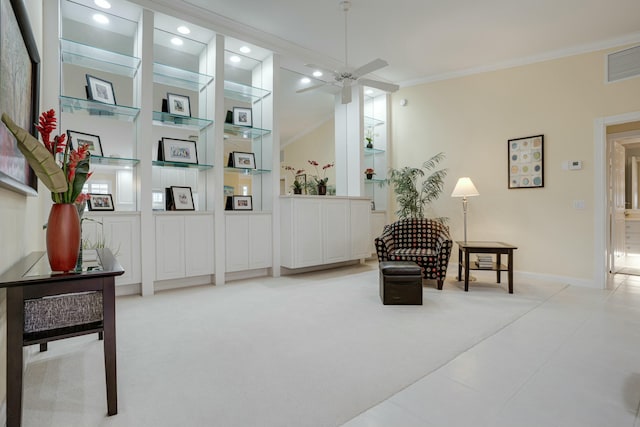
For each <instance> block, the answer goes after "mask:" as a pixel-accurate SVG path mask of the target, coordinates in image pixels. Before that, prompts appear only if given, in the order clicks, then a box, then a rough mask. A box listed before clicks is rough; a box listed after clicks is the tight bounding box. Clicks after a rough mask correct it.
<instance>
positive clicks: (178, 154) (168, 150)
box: [158, 137, 198, 165]
mask: <svg viewBox="0 0 640 427" xmlns="http://www.w3.org/2000/svg"><path fill="white" fill-rule="evenodd" d="M158 160H161V161H165V162H175V163H190V164H194V165H197V164H198V150H197V147H196V142H195V141H193V140H191V139H175V138H166V137H163V138H162V140H161V141H160V149H159V150H158Z"/></svg>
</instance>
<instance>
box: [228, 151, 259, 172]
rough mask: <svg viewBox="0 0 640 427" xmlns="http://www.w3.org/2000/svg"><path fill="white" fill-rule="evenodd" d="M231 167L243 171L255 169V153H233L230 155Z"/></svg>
mask: <svg viewBox="0 0 640 427" xmlns="http://www.w3.org/2000/svg"><path fill="white" fill-rule="evenodd" d="M228 163H229V167H232V168H241V169H255V168H256V155H255V154H253V153H243V152H241V151H233V152H231V154H229V162H228Z"/></svg>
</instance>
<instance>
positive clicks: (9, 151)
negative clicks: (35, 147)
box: [0, 0, 40, 196]
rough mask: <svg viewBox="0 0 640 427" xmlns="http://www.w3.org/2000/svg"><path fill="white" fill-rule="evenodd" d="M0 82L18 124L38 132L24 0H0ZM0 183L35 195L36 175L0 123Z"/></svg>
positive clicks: (33, 56) (34, 56)
mask: <svg viewBox="0 0 640 427" xmlns="http://www.w3.org/2000/svg"><path fill="white" fill-rule="evenodd" d="M0 39H1V40H2V43H0V45H1V48H0V80H1V82H0V85H1V86H2V87H6V88H10V89H11V90H10V91H8V93H4V94H3V95H2V96H1V97H0V111H5V112H8V113H9V114H10V115H11V118H12V120H13V121H14V122H15V123H16V124H17V125H18V126H20V127H21V128H23V129H27V130H28V131H29V133H30V134H31V135H33V136H35V137H37V136H38V134H37V131H36V123H38V109H39V108H40V96H39V95H40V55H39V54H38V47H37V44H36V41H35V38H34V36H33V32H32V30H31V23H30V22H29V15H28V13H27V9H26V6H25V2H24V0H0ZM0 152H2V156H0V186H2V187H4V188H7V189H9V190H11V191H15V192H16V193H20V194H24V195H26V196H37V195H38V178H37V176H36V174H35V172H34V171H33V169H31V167H30V166H29V163H28V162H27V160H26V159H25V158H24V156H23V155H22V153H20V150H18V146H17V144H16V142H15V138H14V136H13V135H12V134H11V132H9V130H8V129H7V128H6V127H5V126H4V125H1V124H0Z"/></svg>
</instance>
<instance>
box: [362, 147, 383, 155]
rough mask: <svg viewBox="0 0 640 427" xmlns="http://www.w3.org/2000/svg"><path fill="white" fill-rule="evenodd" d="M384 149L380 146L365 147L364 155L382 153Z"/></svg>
mask: <svg viewBox="0 0 640 427" xmlns="http://www.w3.org/2000/svg"><path fill="white" fill-rule="evenodd" d="M384 152H385V151H384V150H381V149H379V148H367V147H364V155H365V156H373V155H374V154H382V153H384Z"/></svg>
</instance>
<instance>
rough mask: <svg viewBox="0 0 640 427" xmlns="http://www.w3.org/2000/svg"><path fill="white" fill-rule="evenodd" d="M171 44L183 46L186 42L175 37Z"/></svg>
mask: <svg viewBox="0 0 640 427" xmlns="http://www.w3.org/2000/svg"><path fill="white" fill-rule="evenodd" d="M171 43H173V44H174V45H176V46H182V43H184V42H183V41H182V39H181V38H178V37H174V38H172V39H171Z"/></svg>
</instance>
